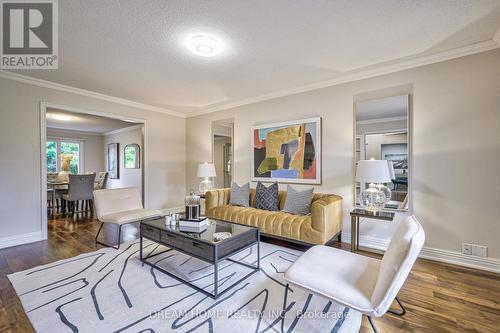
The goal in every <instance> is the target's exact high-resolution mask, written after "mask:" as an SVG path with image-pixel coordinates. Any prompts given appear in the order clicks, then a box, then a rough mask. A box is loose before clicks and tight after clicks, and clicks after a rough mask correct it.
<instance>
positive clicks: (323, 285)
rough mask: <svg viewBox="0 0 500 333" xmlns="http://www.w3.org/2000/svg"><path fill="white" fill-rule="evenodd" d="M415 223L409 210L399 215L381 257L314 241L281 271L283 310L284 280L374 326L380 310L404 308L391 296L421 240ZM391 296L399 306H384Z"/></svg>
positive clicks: (396, 312)
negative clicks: (334, 303)
mask: <svg viewBox="0 0 500 333" xmlns="http://www.w3.org/2000/svg"><path fill="white" fill-rule="evenodd" d="M424 241H425V233H424V230H423V229H422V226H421V225H420V223H419V222H418V221H417V220H416V219H415V218H414V217H413V216H409V217H407V218H406V219H404V220H403V221H401V223H400V225H399V226H398V228H397V230H396V232H395V234H394V236H393V237H392V239H391V242H390V244H389V247H388V248H387V250H386V251H385V254H384V256H383V258H382V260H379V259H375V258H370V257H366V256H362V255H359V254H356V253H352V252H348V251H344V250H340V249H335V248H332V247H328V246H322V245H318V246H314V247H312V248H311V249H309V250H308V251H306V252H305V253H304V254H303V255H302V256H301V257H300V258H299V259H297V261H295V262H294V263H293V264H292V265H291V266H290V267H289V268H288V270H287V271H286V272H285V280H286V281H287V285H286V289H285V301H284V304H283V306H284V307H283V311H286V310H285V309H287V304H286V303H287V295H288V290H289V289H290V285H292V286H296V287H298V288H299V289H300V288H301V289H305V290H307V291H309V292H311V293H313V294H317V295H320V296H323V297H326V298H328V299H331V300H333V301H335V302H337V303H339V304H342V305H344V306H346V307H348V308H351V309H353V310H356V311H359V312H361V313H362V314H364V315H366V316H367V317H368V321H369V322H370V325H371V327H372V329H373V330H374V331H375V332H378V331H377V328H376V326H375V323H374V321H373V317H381V316H383V315H384V314H385V313H386V312H389V313H392V314H395V315H398V316H403V315H404V314H405V313H406V310H405V308H404V307H403V305H402V303H401V302H400V301H399V299H398V298H397V295H398V292H399V290H400V289H401V287H402V286H403V284H404V282H405V280H406V278H407V277H408V274H409V273H410V271H411V269H412V267H413V264H414V263H415V261H416V260H417V257H418V255H419V253H420V250H421V249H422V246H423V245H424ZM394 300H396V302H397V303H398V305H399V306H400V307H401V310H400V311H393V310H389V307H390V306H391V304H392V303H393V301H394Z"/></svg>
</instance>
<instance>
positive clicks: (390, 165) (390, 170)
mask: <svg viewBox="0 0 500 333" xmlns="http://www.w3.org/2000/svg"><path fill="white" fill-rule="evenodd" d="M387 164H388V165H389V175H390V176H391V179H396V172H395V171H394V164H393V163H392V161H387Z"/></svg>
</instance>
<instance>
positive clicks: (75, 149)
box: [46, 141, 80, 174]
mask: <svg viewBox="0 0 500 333" xmlns="http://www.w3.org/2000/svg"><path fill="white" fill-rule="evenodd" d="M46 147H47V149H46V154H47V172H48V173H56V172H58V170H57V165H58V164H59V166H60V165H61V160H60V158H61V154H70V155H72V156H73V159H72V160H71V163H70V165H69V173H71V174H78V171H79V170H78V166H79V162H80V161H79V159H80V145H79V144H78V143H73V142H61V143H60V150H61V151H60V152H59V155H58V152H57V142H56V141H47V144H46ZM58 162H59V163H58Z"/></svg>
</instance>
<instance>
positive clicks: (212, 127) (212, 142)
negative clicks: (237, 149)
mask: <svg viewBox="0 0 500 333" xmlns="http://www.w3.org/2000/svg"><path fill="white" fill-rule="evenodd" d="M221 122H224V123H230V124H231V157H232V161H231V164H232V165H231V179H230V181H229V183H230V184H229V187H231V185H232V184H233V182H234V126H235V119H234V118H223V119H214V120H212V121H211V122H210V148H211V150H212V152H211V155H212V163H215V140H214V137H215V135H217V133H216V132H217V131H216V128H215V127H216V126H217V124H218V123H221ZM214 185H215V184H214Z"/></svg>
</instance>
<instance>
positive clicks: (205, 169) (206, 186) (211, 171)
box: [196, 162, 217, 194]
mask: <svg viewBox="0 0 500 333" xmlns="http://www.w3.org/2000/svg"><path fill="white" fill-rule="evenodd" d="M196 176H197V177H200V178H204V179H203V180H202V181H201V183H200V188H199V190H200V193H203V194H205V192H207V191H209V190H211V189H213V188H214V183H213V182H212V181H211V180H210V177H216V176H217V174H216V173H215V165H214V164H213V163H208V162H205V163H200V164H198V171H197V172H196Z"/></svg>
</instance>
